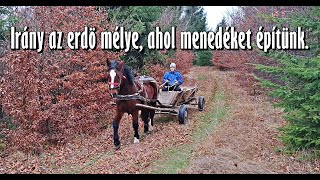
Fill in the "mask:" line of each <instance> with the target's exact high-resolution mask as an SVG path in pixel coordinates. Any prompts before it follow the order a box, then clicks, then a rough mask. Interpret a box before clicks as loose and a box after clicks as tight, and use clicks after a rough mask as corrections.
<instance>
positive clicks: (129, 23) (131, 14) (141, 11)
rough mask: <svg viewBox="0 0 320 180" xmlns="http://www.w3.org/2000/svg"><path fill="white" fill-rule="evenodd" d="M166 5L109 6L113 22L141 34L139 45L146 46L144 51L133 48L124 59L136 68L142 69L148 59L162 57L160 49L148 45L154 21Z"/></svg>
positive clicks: (110, 17)
mask: <svg viewBox="0 0 320 180" xmlns="http://www.w3.org/2000/svg"><path fill="white" fill-rule="evenodd" d="M165 8H166V7H163V6H111V7H107V9H108V13H109V19H110V21H111V23H113V24H115V25H117V26H123V27H125V29H126V31H135V32H138V33H139V34H140V41H139V45H142V46H143V47H144V49H143V51H142V52H139V51H138V50H133V49H132V50H131V51H129V52H127V53H126V54H125V55H124V56H123V57H122V59H123V60H125V61H126V63H127V64H128V65H130V66H131V67H133V68H135V69H140V68H141V67H142V66H143V65H144V63H145V62H144V61H145V60H146V59H149V60H153V59H155V60H157V59H159V58H160V59H161V55H160V54H159V52H158V51H153V50H149V49H148V48H146V47H147V38H148V34H149V33H150V32H151V31H154V30H155V29H154V28H153V26H152V23H153V22H154V21H156V20H157V19H159V17H160V15H161V13H162V12H163V10H164V9H165Z"/></svg>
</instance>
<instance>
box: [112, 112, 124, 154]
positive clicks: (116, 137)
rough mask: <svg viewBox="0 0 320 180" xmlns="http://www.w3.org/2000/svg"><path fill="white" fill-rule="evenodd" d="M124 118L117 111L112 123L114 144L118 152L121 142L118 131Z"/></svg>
mask: <svg viewBox="0 0 320 180" xmlns="http://www.w3.org/2000/svg"><path fill="white" fill-rule="evenodd" d="M122 116H123V113H121V112H119V111H117V112H116V116H115V118H114V119H113V122H112V127H113V144H114V145H115V147H116V150H118V149H120V140H119V133H118V129H119V123H120V120H121V118H122Z"/></svg>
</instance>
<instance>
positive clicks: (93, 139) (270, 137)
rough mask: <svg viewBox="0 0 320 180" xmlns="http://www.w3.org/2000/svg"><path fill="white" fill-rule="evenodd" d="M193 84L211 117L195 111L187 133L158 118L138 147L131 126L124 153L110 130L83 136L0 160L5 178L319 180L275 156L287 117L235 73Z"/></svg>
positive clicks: (195, 72)
mask: <svg viewBox="0 0 320 180" xmlns="http://www.w3.org/2000/svg"><path fill="white" fill-rule="evenodd" d="M191 72H192V73H190V74H189V75H188V79H189V82H187V84H193V83H194V82H197V83H198V86H199V87H200V89H199V92H198V95H202V96H205V98H206V110H205V111H203V112H198V111H197V110H192V111H191V113H189V114H190V116H191V117H190V122H189V124H188V125H180V124H179V123H178V120H177V117H175V116H169V115H167V116H165V115H163V116H160V115H156V119H155V125H154V132H153V133H152V134H150V135H145V134H143V123H142V121H140V122H139V123H140V128H139V131H140V136H141V138H140V143H139V144H133V129H132V127H131V119H130V117H128V116H125V117H124V118H123V119H122V121H121V125H120V140H121V143H122V146H121V149H120V150H118V151H115V150H114V146H113V143H112V132H113V131H112V127H111V125H109V126H107V127H106V129H103V130H101V131H100V132H99V134H98V135H97V136H90V135H86V134H84V135H83V136H79V137H78V138H77V139H76V140H74V141H73V142H70V143H68V144H66V145H64V146H60V147H58V148H57V147H54V148H52V149H51V150H50V149H48V150H46V151H45V152H44V153H43V154H41V155H39V156H37V155H27V154H24V153H21V152H14V153H11V154H10V155H9V156H5V157H1V161H0V173H319V172H320V170H319V168H320V163H319V161H317V160H316V161H312V162H311V161H307V160H306V158H303V159H301V158H298V157H297V156H284V155H282V154H280V153H278V152H277V148H279V147H281V146H282V144H281V142H280V141H279V140H278V139H277V136H278V131H277V130H276V128H277V127H279V126H281V125H282V124H283V123H284V120H283V119H282V118H281V115H282V112H281V110H279V109H274V108H273V107H272V104H271V103H269V102H268V99H267V98H266V97H265V96H263V95H259V96H250V95H248V94H247V92H246V91H244V90H243V89H242V88H241V87H240V86H239V85H238V84H237V82H235V80H234V79H235V78H234V75H235V73H233V72H224V71H219V70H216V69H214V68H213V67H193V68H192V70H191Z"/></svg>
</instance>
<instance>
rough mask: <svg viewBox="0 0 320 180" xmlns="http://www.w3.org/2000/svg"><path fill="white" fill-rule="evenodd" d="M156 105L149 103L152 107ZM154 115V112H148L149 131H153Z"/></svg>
mask: <svg viewBox="0 0 320 180" xmlns="http://www.w3.org/2000/svg"><path fill="white" fill-rule="evenodd" d="M156 105H157V103H151V106H153V107H156ZM155 114H156V111H155V110H149V117H150V120H149V128H150V129H149V131H150V132H151V131H153V118H154V115H155Z"/></svg>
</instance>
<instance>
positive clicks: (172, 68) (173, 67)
mask: <svg viewBox="0 0 320 180" xmlns="http://www.w3.org/2000/svg"><path fill="white" fill-rule="evenodd" d="M176 68H177V66H176V64H175V63H171V64H170V71H171V72H173V71H175V70H176Z"/></svg>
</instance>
